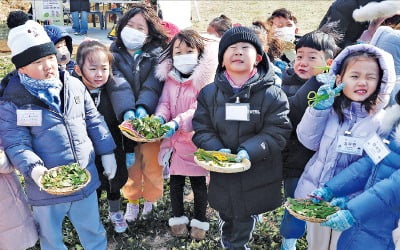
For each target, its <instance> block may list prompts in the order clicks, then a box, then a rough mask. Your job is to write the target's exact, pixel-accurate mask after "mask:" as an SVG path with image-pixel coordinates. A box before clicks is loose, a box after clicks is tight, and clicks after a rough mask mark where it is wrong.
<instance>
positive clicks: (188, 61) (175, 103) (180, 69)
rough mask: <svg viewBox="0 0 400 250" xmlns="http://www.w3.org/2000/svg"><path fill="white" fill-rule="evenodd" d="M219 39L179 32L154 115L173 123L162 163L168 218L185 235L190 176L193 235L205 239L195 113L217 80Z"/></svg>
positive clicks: (166, 55) (165, 63) (164, 66)
mask: <svg viewBox="0 0 400 250" xmlns="http://www.w3.org/2000/svg"><path fill="white" fill-rule="evenodd" d="M217 51H218V42H217V41H212V40H208V39H205V38H203V37H201V36H200V35H199V34H198V33H197V32H196V31H194V30H183V31H181V32H179V33H178V34H177V35H176V36H175V37H174V38H173V39H172V40H171V42H170V43H169V45H168V47H167V48H166V49H165V51H164V52H163V53H162V54H161V59H160V61H161V62H160V65H159V66H158V68H157V71H156V76H157V78H159V79H160V80H162V81H165V84H164V88H163V92H162V94H161V97H160V100H159V103H158V106H157V109H156V112H155V115H156V116H157V117H159V118H160V120H161V121H162V122H163V123H164V122H166V121H168V122H167V123H166V124H165V125H164V126H168V127H170V130H169V131H168V132H167V133H166V134H165V136H164V137H165V139H164V140H163V141H162V143H161V147H160V153H159V157H158V159H159V163H160V165H162V166H164V173H165V172H167V174H168V170H169V174H170V198H171V206H172V213H173V217H172V218H170V219H169V226H170V227H171V231H172V234H173V235H174V236H176V237H185V236H186V235H187V234H188V228H187V224H189V219H188V218H187V217H186V216H185V215H184V207H183V188H184V186H185V179H186V176H188V177H189V179H190V183H191V186H192V189H193V193H194V218H193V219H192V220H191V222H190V227H191V232H190V236H191V237H192V238H193V239H196V240H202V239H204V238H205V234H206V232H207V231H208V229H209V224H208V222H207V219H206V208H207V187H206V176H207V175H208V172H207V171H206V170H205V169H203V168H201V167H200V166H198V165H197V164H196V163H195V162H194V158H193V153H194V152H195V151H196V150H197V148H196V146H195V145H194V144H193V142H192V135H193V133H194V132H193V128H192V117H193V114H194V111H195V109H196V107H197V100H196V99H197V95H198V93H199V91H200V89H201V88H202V87H203V86H205V85H206V84H208V83H210V82H212V81H213V79H214V75H215V71H216V68H217V65H218V62H217V57H216V56H215V55H216V54H217Z"/></svg>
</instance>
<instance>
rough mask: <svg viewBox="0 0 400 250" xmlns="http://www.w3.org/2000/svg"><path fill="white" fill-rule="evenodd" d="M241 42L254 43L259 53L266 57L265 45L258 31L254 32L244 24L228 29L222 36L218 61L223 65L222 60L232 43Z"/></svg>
mask: <svg viewBox="0 0 400 250" xmlns="http://www.w3.org/2000/svg"><path fill="white" fill-rule="evenodd" d="M239 42H246V43H251V44H253V45H254V47H255V48H256V51H257V54H260V55H262V56H263V57H264V50H263V46H262V44H261V42H260V40H259V39H258V37H257V35H256V33H254V31H252V30H251V29H249V28H246V27H244V26H237V27H233V28H231V29H229V30H227V31H226V32H225V33H224V35H223V36H222V37H221V40H220V42H219V50H218V63H219V65H220V66H221V65H222V60H223V57H224V53H225V50H226V49H227V48H228V47H229V46H231V45H232V44H235V43H239Z"/></svg>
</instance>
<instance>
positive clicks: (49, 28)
mask: <svg viewBox="0 0 400 250" xmlns="http://www.w3.org/2000/svg"><path fill="white" fill-rule="evenodd" d="M43 28H44V30H45V31H46V32H47V35H48V36H49V37H50V40H51V41H52V42H53V43H54V45H56V43H58V42H59V41H60V40H61V39H63V38H64V39H65V43H66V44H67V48H68V50H69V53H71V55H72V50H73V47H72V38H71V36H70V35H69V34H68V32H67V31H66V30H65V29H63V28H61V27H59V26H56V25H45V26H44V27H43Z"/></svg>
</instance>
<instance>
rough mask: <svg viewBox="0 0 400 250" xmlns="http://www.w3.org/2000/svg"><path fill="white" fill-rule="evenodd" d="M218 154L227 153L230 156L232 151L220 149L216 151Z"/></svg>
mask: <svg viewBox="0 0 400 250" xmlns="http://www.w3.org/2000/svg"><path fill="white" fill-rule="evenodd" d="M218 151H219V152H222V153H227V154H230V153H231V152H232V151H231V150H230V149H229V148H221V149H220V150H218Z"/></svg>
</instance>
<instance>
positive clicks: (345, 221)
mask: <svg viewBox="0 0 400 250" xmlns="http://www.w3.org/2000/svg"><path fill="white" fill-rule="evenodd" d="M327 219H328V220H327V221H325V222H322V223H321V226H326V227H330V228H332V229H333V230H335V231H344V230H347V229H349V228H350V227H352V226H353V225H354V223H355V219H354V217H353V215H351V213H350V211H349V210H339V211H337V212H336V213H334V214H332V215H329V216H328V217H327Z"/></svg>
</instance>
